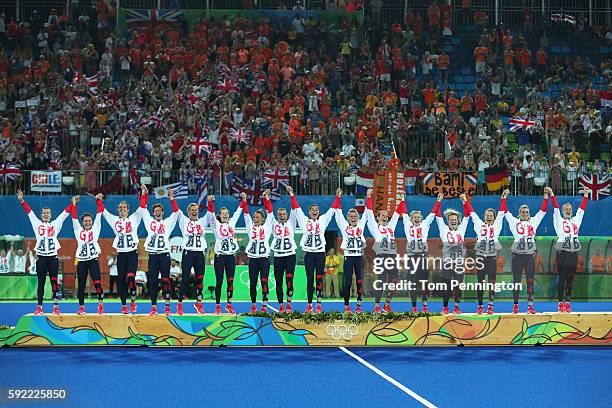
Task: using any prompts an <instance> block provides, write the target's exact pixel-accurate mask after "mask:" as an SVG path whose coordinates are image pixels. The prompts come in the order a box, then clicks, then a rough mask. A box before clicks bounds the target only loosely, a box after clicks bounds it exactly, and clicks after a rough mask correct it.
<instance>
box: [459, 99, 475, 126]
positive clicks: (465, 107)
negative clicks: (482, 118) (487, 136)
mask: <svg viewBox="0 0 612 408" xmlns="http://www.w3.org/2000/svg"><path fill="white" fill-rule="evenodd" d="M472 112H474V100H473V99H472V97H471V96H470V94H469V92H466V93H465V95H463V97H462V98H461V116H463V120H465V121H466V122H467V121H468V120H470V117H471V116H472Z"/></svg>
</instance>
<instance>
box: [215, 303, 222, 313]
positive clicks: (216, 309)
mask: <svg viewBox="0 0 612 408" xmlns="http://www.w3.org/2000/svg"><path fill="white" fill-rule="evenodd" d="M215 314H221V305H220V304H218V303H217V304H216V305H215Z"/></svg>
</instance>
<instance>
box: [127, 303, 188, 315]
mask: <svg viewBox="0 0 612 408" xmlns="http://www.w3.org/2000/svg"><path fill="white" fill-rule="evenodd" d="M121 314H128V309H127V305H122V306H121ZM181 314H182V313H181Z"/></svg>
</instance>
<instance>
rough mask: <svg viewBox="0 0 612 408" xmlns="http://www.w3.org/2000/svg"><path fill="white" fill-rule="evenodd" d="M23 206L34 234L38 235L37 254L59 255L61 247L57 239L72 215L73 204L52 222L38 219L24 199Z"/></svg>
mask: <svg viewBox="0 0 612 408" xmlns="http://www.w3.org/2000/svg"><path fill="white" fill-rule="evenodd" d="M22 206H23V207H24V209H25V210H26V213H27V214H28V218H29V219H30V223H31V224H32V229H33V230H34V235H35V236H36V249H35V251H36V255H38V256H57V250H58V249H60V248H61V246H60V243H59V241H58V239H57V236H58V235H59V233H60V231H61V230H62V226H63V225H64V221H66V218H68V216H69V215H70V211H71V209H72V204H70V205H69V206H68V207H67V208H66V209H65V210H64V211H63V212H62V213H61V214H60V215H59V216H58V217H57V218H56V219H55V220H53V221H52V222H43V221H41V220H39V219H38V217H37V216H36V215H34V212H33V211H32V209H31V208H30V207H29V206H28V205H27V204H26V202H25V201H24V202H23V204H22Z"/></svg>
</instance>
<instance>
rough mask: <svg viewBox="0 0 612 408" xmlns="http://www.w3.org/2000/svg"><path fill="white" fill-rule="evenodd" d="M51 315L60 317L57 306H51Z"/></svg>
mask: <svg viewBox="0 0 612 408" xmlns="http://www.w3.org/2000/svg"><path fill="white" fill-rule="evenodd" d="M53 314H54V315H58V316H59V315H61V313H60V311H59V306H58V305H53Z"/></svg>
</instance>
